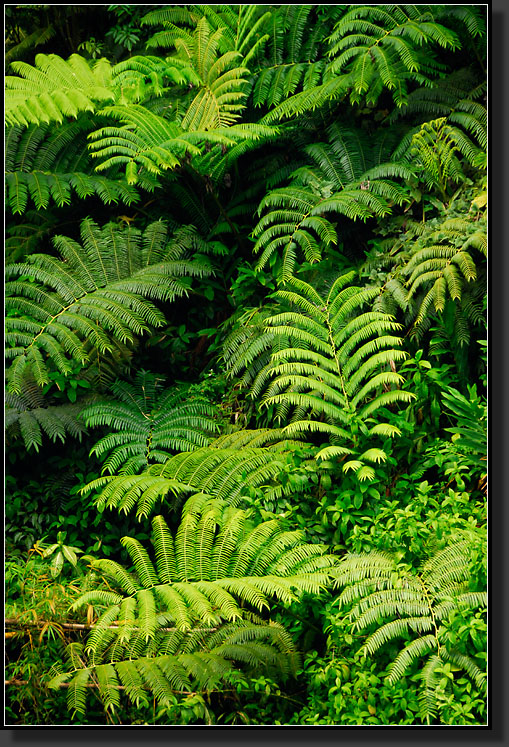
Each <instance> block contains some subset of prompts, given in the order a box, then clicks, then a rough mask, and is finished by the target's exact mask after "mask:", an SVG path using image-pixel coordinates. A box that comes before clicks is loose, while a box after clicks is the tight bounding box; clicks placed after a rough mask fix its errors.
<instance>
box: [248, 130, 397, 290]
mask: <svg viewBox="0 0 509 747" xmlns="http://www.w3.org/2000/svg"><path fill="white" fill-rule="evenodd" d="M328 135H329V143H313V144H311V145H308V146H307V147H305V149H304V150H305V152H306V153H307V155H308V156H309V157H310V158H311V160H312V161H313V162H314V167H312V168H306V167H301V168H299V169H297V170H296V171H295V172H294V174H293V175H292V177H293V179H292V182H293V183H291V184H290V185H289V186H288V187H284V188H280V189H276V190H274V191H271V192H269V193H268V194H267V195H266V196H265V197H264V198H263V199H262V201H261V203H260V206H259V209H258V214H261V213H262V212H263V211H264V210H265V211H266V214H265V215H264V216H263V217H262V218H261V219H260V220H259V222H258V224H257V226H256V227H255V229H254V231H253V235H254V236H255V237H256V238H257V241H256V244H255V246H254V251H255V252H256V253H259V252H261V257H260V259H259V260H258V265H257V266H258V267H259V268H260V269H263V268H264V267H265V266H266V265H267V264H268V263H269V261H270V260H271V258H272V257H273V256H274V255H276V254H277V252H278V250H280V251H281V269H280V271H279V279H280V280H281V281H283V282H286V281H288V280H289V278H290V277H291V275H292V273H293V271H294V268H295V266H296V263H297V257H298V254H301V255H303V256H304V258H305V259H306V260H307V261H308V262H316V261H318V260H319V259H320V258H321V256H322V247H323V248H327V247H328V246H330V245H331V244H336V243H337V241H338V236H337V231H336V227H335V225H334V224H333V222H332V219H331V218H328V217H326V216H327V215H328V214H330V215H331V216H334V215H337V214H339V215H344V216H345V217H347V218H350V219H351V220H357V219H359V218H360V219H361V220H366V219H367V218H370V217H373V216H375V215H376V216H378V217H382V216H384V215H387V214H388V213H390V211H391V205H392V204H394V203H396V204H402V203H404V202H405V201H407V200H408V198H407V196H406V194H405V192H404V190H402V189H401V187H400V186H399V185H398V183H397V182H395V181H393V180H392V179H391V178H390V177H397V178H405V179H408V178H410V177H411V175H412V171H411V169H410V168H409V167H408V166H406V165H405V164H403V163H395V162H391V161H386V162H385V163H384V162H383V161H381V160H380V159H381V158H383V157H384V156H385V155H386V149H385V150H384V148H383V145H381V146H380V145H377V144H375V146H374V147H373V144H372V146H371V147H370V146H369V145H368V143H367V141H366V139H365V138H363V137H362V136H360V135H359V133H358V132H356V131H355V130H353V129H351V128H346V127H342V126H340V125H338V124H333V125H332V126H331V127H330V128H329V130H328ZM387 177H389V179H387Z"/></svg>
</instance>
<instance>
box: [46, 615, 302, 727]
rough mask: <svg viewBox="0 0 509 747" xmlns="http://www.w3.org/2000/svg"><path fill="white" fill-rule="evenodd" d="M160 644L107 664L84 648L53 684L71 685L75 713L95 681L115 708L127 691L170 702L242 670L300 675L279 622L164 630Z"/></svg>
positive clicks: (141, 701) (141, 699)
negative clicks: (181, 631)
mask: <svg viewBox="0 0 509 747" xmlns="http://www.w3.org/2000/svg"><path fill="white" fill-rule="evenodd" d="M157 644H158V646H159V650H153V651H151V653H150V655H148V656H147V655H145V656H136V657H135V658H128V659H123V660H122V659H119V658H115V659H114V660H112V661H107V663H105V664H89V663H88V657H87V655H86V654H85V653H84V652H83V650H81V652H80V659H81V661H82V662H83V663H82V664H81V666H80V665H77V663H76V655H74V657H73V658H74V661H72V660H70V661H69V662H68V664H67V669H68V671H66V672H59V673H58V674H56V675H54V676H53V677H52V678H51V680H50V681H49V683H48V686H49V687H50V688H54V689H58V688H59V687H60V686H62V685H63V684H65V685H66V686H67V687H68V695H67V706H68V708H69V710H70V711H71V713H72V714H73V716H74V715H76V714H80V715H81V714H83V713H85V712H86V708H87V691H88V692H90V687H93V688H96V691H97V693H98V695H99V697H100V699H101V701H102V704H103V707H104V708H105V709H106V710H107V709H110V710H111V711H112V712H115V709H116V708H118V706H119V703H120V694H121V693H122V692H124V693H125V695H126V696H127V698H128V699H129V701H130V702H131V703H133V705H135V706H136V707H139V706H140V705H145V706H146V705H148V703H149V702H150V701H149V699H154V698H155V700H156V702H157V703H158V704H159V706H163V707H164V706H165V705H170V704H171V703H172V702H173V701H174V696H175V694H186V693H196V692H203V693H205V692H211V691H214V690H215V689H217V688H219V687H220V686H221V684H224V683H230V684H231V683H232V681H233V682H234V681H235V678H236V675H238V674H240V673H241V672H243V673H244V676H245V675H246V674H248V676H249V675H250V674H252V675H255V674H257V673H259V672H263V673H264V674H265V675H267V674H269V675H272V676H273V677H276V678H286V677H288V676H295V674H296V671H297V666H298V664H299V656H298V654H297V653H296V651H295V649H294V646H293V643H292V641H291V639H290V637H289V636H288V635H287V634H286V631H285V630H284V629H283V628H282V627H281V626H280V625H278V624H277V623H274V622H270V623H265V624H264V623H262V622H259V623H258V624H253V623H251V622H248V621H237V622H236V623H235V624H228V623H226V624H223V625H221V626H220V627H219V628H218V629H217V630H210V631H206V630H205V631H204V629H203V628H200V627H199V628H198V629H197V631H196V632H194V631H193V630H191V631H189V632H188V633H186V634H184V635H182V634H176V633H171V634H167V633H166V634H159V636H158V641H157ZM72 645H74V646H76V644H72ZM105 658H106V660H107V657H105ZM85 663H86V664H88V666H83V664H85ZM61 668H63V667H59V668H58V669H61ZM55 669H57V667H54V668H53V672H54V671H55ZM87 685H88V686H89V687H88V688H87Z"/></svg>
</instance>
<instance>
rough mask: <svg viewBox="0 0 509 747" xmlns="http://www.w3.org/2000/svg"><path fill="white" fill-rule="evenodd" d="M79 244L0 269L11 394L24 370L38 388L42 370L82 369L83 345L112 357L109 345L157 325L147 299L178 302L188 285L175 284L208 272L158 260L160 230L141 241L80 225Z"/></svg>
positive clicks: (60, 242)
mask: <svg viewBox="0 0 509 747" xmlns="http://www.w3.org/2000/svg"><path fill="white" fill-rule="evenodd" d="M81 238H82V242H83V245H82V246H80V245H79V244H78V243H77V242H76V241H74V240H73V239H68V238H66V237H64V236H56V237H54V239H53V243H54V245H55V248H56V249H57V250H58V252H59V253H60V255H61V257H62V259H57V258H55V257H52V256H50V255H44V254H33V255H31V256H29V257H28V258H27V260H26V262H22V263H17V264H13V265H10V266H8V267H6V275H7V277H8V278H9V279H10V278H18V279H14V280H9V282H8V283H7V286H6V287H7V301H6V307H7V312H8V317H7V321H6V324H7V334H6V342H7V349H6V354H7V356H8V357H9V358H10V359H12V360H13V362H12V363H11V366H10V368H9V371H8V378H9V382H10V389H11V391H13V392H15V393H19V392H20V391H21V388H22V376H23V372H24V371H25V369H26V368H27V366H28V367H29V368H30V370H31V371H32V372H33V375H34V377H35V380H36V382H37V383H38V384H39V385H44V384H46V383H48V381H49V378H48V376H49V368H48V364H50V365H51V366H52V367H54V369H56V370H58V371H60V372H61V373H63V374H64V375H68V374H69V373H70V371H71V363H72V362H73V361H74V362H76V363H79V364H80V365H85V364H86V363H87V362H88V361H89V354H88V352H87V346H88V345H92V346H93V347H94V348H95V350H96V351H98V353H99V354H101V353H105V352H107V351H111V350H112V349H113V347H114V342H113V341H116V340H117V341H119V342H121V343H125V342H128V343H132V342H133V340H134V338H135V335H140V334H143V333H144V332H146V331H149V330H150V329H151V328H153V327H157V326H159V325H161V324H162V323H163V322H164V317H163V315H162V314H161V312H160V311H159V310H158V309H157V308H156V306H155V305H154V304H153V303H152V301H151V300H149V299H155V300H172V299H174V298H176V297H179V296H182V295H185V294H186V293H187V292H188V285H187V284H186V283H184V282H182V281H181V280H179V279H178V278H179V276H182V275H203V274H208V273H209V272H210V271H209V269H208V267H206V266H204V265H203V264H200V263H197V262H194V263H193V262H189V261H186V260H185V259H175V258H173V257H172V258H167V257H165V251H164V248H165V246H166V229H165V226H164V224H163V223H162V222H157V223H153V224H151V225H150V226H148V228H147V229H146V230H145V232H144V234H142V233H141V232H140V231H138V230H137V229H134V228H127V229H121V228H120V227H119V226H118V225H115V224H111V223H110V224H107V225H106V226H104V228H102V229H101V228H99V226H97V224H95V223H94V222H93V221H92V220H90V219H87V220H85V221H83V223H82V224H81ZM170 246H171V245H170ZM154 250H155V251H154Z"/></svg>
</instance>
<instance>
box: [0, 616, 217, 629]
mask: <svg viewBox="0 0 509 747" xmlns="http://www.w3.org/2000/svg"><path fill="white" fill-rule="evenodd" d="M45 625H48V626H50V625H53V626H55V627H59V628H65V629H66V630H94V628H96V627H97V625H85V624H83V623H59V622H56V620H37V621H36V620H34V621H29V622H28V621H27V622H22V621H21V620H18V619H17V618H15V617H12V618H8V619H7V620H5V626H6V627H10V628H16V629H17V630H24V628H26V627H32V628H42V627H44V626H45ZM121 628H122V626H121V625H108V626H106V627H105V628H103V629H104V630H120V629H121ZM133 630H140V628H133ZM159 630H163V631H164V632H168V633H172V632H173V631H175V630H180V628H159ZM214 630H217V628H191V629H190V630H185V631H182V632H184V633H212V632H213V631H214Z"/></svg>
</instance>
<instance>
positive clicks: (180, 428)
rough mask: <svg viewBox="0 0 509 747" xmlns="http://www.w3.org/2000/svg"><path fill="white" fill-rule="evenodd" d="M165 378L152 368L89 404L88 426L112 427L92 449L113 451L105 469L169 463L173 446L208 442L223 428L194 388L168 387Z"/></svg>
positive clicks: (125, 469)
mask: <svg viewBox="0 0 509 747" xmlns="http://www.w3.org/2000/svg"><path fill="white" fill-rule="evenodd" d="M162 383H163V379H162V378H157V377H156V375H155V374H151V373H148V372H146V371H139V372H138V373H137V374H136V377H135V381H134V383H133V384H129V383H127V382H121V381H117V382H115V383H114V384H112V386H111V392H112V394H113V398H109V399H108V400H107V401H104V402H96V403H94V404H93V405H90V406H89V407H87V408H86V409H85V410H84V411H83V413H82V416H81V417H82V418H83V420H84V422H85V423H86V424H87V426H88V427H99V426H108V428H109V432H108V434H107V435H106V436H104V437H103V438H101V439H100V441H98V442H97V443H96V444H95V446H94V447H93V448H92V453H95V454H97V455H98V456H102V455H104V454H107V453H108V451H110V454H109V456H108V458H107V460H106V462H105V463H104V467H103V472H105V471H106V472H109V473H110V474H112V473H113V472H116V471H118V470H121V472H123V473H129V472H131V470H132V469H133V467H134V464H136V466H137V468H138V469H139V467H140V466H141V467H142V468H145V467H147V466H148V465H149V464H150V463H153V462H159V463H161V462H164V461H166V459H167V458H168V457H169V456H170V452H172V451H193V450H195V449H198V448H202V447H204V446H206V445H207V444H208V443H209V442H210V439H211V437H212V436H213V435H214V434H215V433H216V432H217V431H218V425H217V423H216V422H215V419H214V418H215V417H216V418H217V413H216V411H215V409H214V407H213V406H212V405H211V404H210V403H209V402H207V401H206V400H205V399H204V398H203V397H200V396H198V395H193V393H192V389H191V390H190V389H189V388H187V389H186V388H182V387H177V388H173V389H166V390H163V389H162V388H161V385H162Z"/></svg>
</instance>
